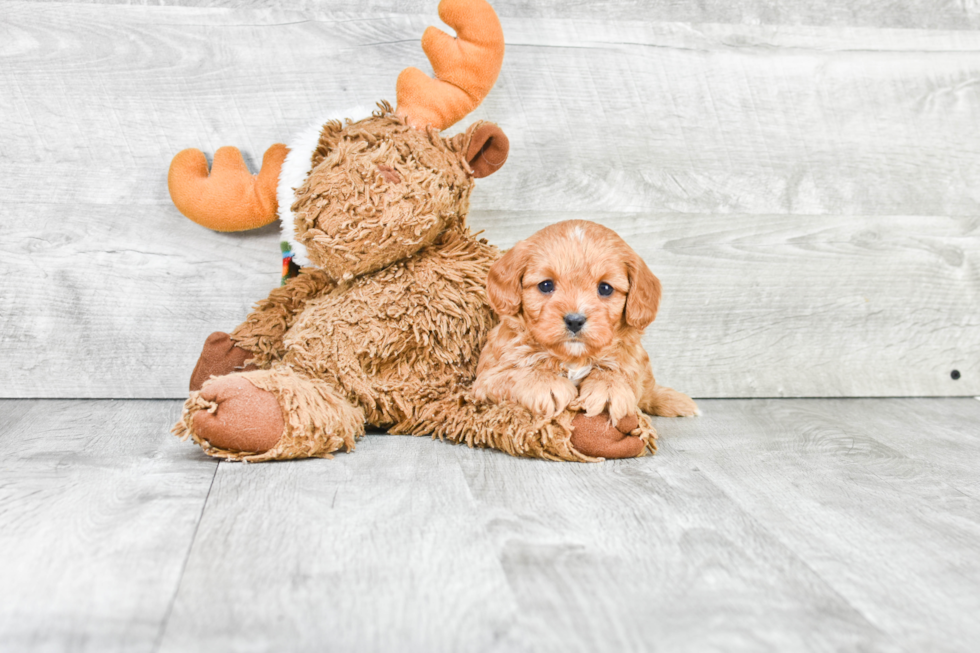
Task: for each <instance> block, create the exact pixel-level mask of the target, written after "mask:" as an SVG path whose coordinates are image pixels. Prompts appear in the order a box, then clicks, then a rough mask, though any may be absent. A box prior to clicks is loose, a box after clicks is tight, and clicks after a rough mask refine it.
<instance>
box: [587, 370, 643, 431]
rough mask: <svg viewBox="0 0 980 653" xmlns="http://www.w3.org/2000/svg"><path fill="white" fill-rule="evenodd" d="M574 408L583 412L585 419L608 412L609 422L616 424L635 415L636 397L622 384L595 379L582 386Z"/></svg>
mask: <svg viewBox="0 0 980 653" xmlns="http://www.w3.org/2000/svg"><path fill="white" fill-rule="evenodd" d="M587 381H588V380H587ZM574 406H575V407H577V408H581V409H582V410H584V411H585V415H586V416H587V417H595V416H596V415H598V414H600V413H602V412H608V413H609V419H610V420H611V422H612V423H613V424H617V423H618V422H619V420H621V419H623V418H624V417H626V416H627V415H635V414H636V395H635V394H634V393H633V391H632V390H631V389H630V388H629V387H627V386H626V385H624V384H622V383H616V382H614V381H608V380H606V379H595V380H592V382H591V383H588V382H586V383H583V384H582V387H581V388H579V393H578V399H577V400H576V401H575V404H574Z"/></svg>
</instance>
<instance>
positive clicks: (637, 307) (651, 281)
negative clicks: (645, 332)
mask: <svg viewBox="0 0 980 653" xmlns="http://www.w3.org/2000/svg"><path fill="white" fill-rule="evenodd" d="M626 271H627V273H628V274H629V280H630V289H629V292H628V293H627V295H626V310H625V314H626V323H627V324H628V325H630V326H631V327H634V328H637V329H643V328H646V327H647V326H648V325H649V324H650V323H651V322H653V319H654V318H655V317H657V309H659V308H660V279H658V278H657V277H655V276H654V275H653V272H650V268H648V267H647V264H646V263H644V261H643V259H642V258H640V256H639V254H637V253H636V252H633V256H632V257H631V258H629V259H628V260H627V261H626Z"/></svg>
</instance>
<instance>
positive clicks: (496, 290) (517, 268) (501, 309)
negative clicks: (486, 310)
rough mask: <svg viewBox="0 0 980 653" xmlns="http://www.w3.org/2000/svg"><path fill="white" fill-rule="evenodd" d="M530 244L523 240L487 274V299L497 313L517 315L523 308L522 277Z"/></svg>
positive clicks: (500, 314) (492, 266) (491, 267)
mask: <svg viewBox="0 0 980 653" xmlns="http://www.w3.org/2000/svg"><path fill="white" fill-rule="evenodd" d="M527 257H528V245H527V241H525V240H522V241H521V242H519V243H517V244H516V245H514V246H513V247H512V248H510V249H509V250H508V251H507V253H506V254H504V255H503V256H502V257H500V259H499V260H498V261H497V262H496V263H494V264H493V265H491V266H490V274H488V275H487V299H488V300H490V308H492V309H493V310H494V311H495V312H496V313H497V315H499V316H501V317H503V316H505V315H517V312H518V311H519V310H521V278H522V277H523V276H524V270H525V269H527Z"/></svg>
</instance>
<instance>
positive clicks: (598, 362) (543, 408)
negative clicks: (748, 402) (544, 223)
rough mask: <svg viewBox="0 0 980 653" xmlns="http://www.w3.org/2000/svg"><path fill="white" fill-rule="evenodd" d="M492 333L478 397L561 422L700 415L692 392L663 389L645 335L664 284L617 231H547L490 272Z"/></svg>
mask: <svg viewBox="0 0 980 653" xmlns="http://www.w3.org/2000/svg"><path fill="white" fill-rule="evenodd" d="M487 296H488V298H489V300H490V306H491V307H492V308H493V309H494V311H496V312H497V314H498V315H499V316H500V324H498V325H497V326H496V327H494V329H493V330H491V331H490V333H489V335H488V339H487V344H486V346H485V347H484V349H483V352H482V354H481V355H480V362H479V365H478V367H477V378H476V382H475V385H474V387H473V390H474V394H475V395H476V397H477V399H480V400H487V399H489V400H491V401H495V402H514V403H518V404H521V405H523V406H525V407H526V408H528V409H529V410H530V411H532V412H534V413H537V414H540V415H545V416H554V415H557V414H558V413H560V412H561V411H563V410H564V409H565V408H566V407H570V408H572V409H578V410H583V411H584V412H585V414H586V415H588V416H590V417H592V416H595V415H599V414H601V413H602V412H604V411H607V412H608V413H609V418H610V420H611V421H612V423H613V424H616V423H618V422H619V420H621V419H622V418H624V417H626V416H629V415H635V414H636V412H637V409H640V410H642V411H643V412H645V413H649V414H652V415H662V416H665V417H679V416H688V415H696V414H698V407H697V405H696V404H695V403H694V401H693V400H692V399H691V398H690V397H688V396H687V395H685V394H682V393H680V392H677V391H676V390H672V389H671V388H666V387H664V386H658V385H657V383H656V381H655V379H654V376H653V370H652V369H651V367H650V357H649V356H648V355H647V352H646V351H645V350H644V349H643V345H642V343H641V342H640V338H641V336H642V335H643V331H644V329H646V327H647V326H648V325H649V324H650V323H651V322H653V319H654V318H655V317H656V315H657V308H658V307H659V304H660V280H659V279H657V277H655V276H654V275H653V273H652V272H650V269H649V268H648V267H647V265H646V263H644V262H643V259H641V258H640V257H639V255H638V254H637V253H636V252H634V251H633V249H632V248H631V247H630V246H629V245H627V244H626V242H625V241H623V239H622V238H620V237H619V236H618V235H617V234H616V232H614V231H612V230H611V229H608V228H607V227H603V226H602V225H599V224H596V223H594V222H588V221H585V220H569V221H567V222H559V223H558V224H554V225H551V226H550V227H546V228H544V229H542V230H541V231H539V232H537V233H536V234H534V235H533V236H531V237H530V238H528V239H527V240H524V241H521V242H519V243H517V245H515V246H514V248H513V249H511V250H510V251H509V252H507V253H506V254H505V255H504V256H503V257H502V258H501V259H500V260H498V261H497V262H496V263H494V264H493V266H491V268H490V273H489V278H488V280H487Z"/></svg>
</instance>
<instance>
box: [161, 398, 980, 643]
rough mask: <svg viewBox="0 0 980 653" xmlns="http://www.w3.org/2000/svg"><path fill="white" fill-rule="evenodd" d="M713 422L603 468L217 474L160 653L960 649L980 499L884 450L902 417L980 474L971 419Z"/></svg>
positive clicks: (416, 450)
mask: <svg viewBox="0 0 980 653" xmlns="http://www.w3.org/2000/svg"><path fill="white" fill-rule="evenodd" d="M703 408H704V410H705V414H706V417H705V418H701V419H683V420H669V419H658V427H659V429H660V432H661V438H662V440H661V441H662V443H663V444H664V447H663V449H662V451H661V453H660V454H658V455H657V456H656V457H653V458H646V459H640V460H631V461H617V462H610V463H606V464H602V465H572V464H552V463H546V462H539V461H523V460H516V459H512V458H508V457H506V456H504V455H501V454H498V453H496V452H487V451H474V450H469V449H465V448H462V447H452V446H447V445H443V444H441V443H434V442H430V441H427V440H424V439H410V438H402V437H385V436H370V437H368V438H366V439H365V440H364V441H362V443H361V444H360V445H359V448H358V450H357V451H356V452H355V453H353V454H350V455H340V456H338V457H337V458H336V459H334V460H331V461H304V462H301V463H288V464H283V465H263V466H257V467H248V466H240V465H239V466H236V465H227V464H222V465H221V466H220V467H219V472H218V476H217V477H216V479H215V484H214V488H213V490H212V492H211V495H210V498H209V502H208V509H207V511H206V513H205V516H204V518H203V520H202V523H201V527H200V530H199V533H198V537H197V539H196V541H195V545H194V550H193V552H192V553H191V556H190V559H189V561H188V565H187V572H186V574H185V576H184V579H183V582H182V584H181V590H180V592H179V594H178V596H177V600H176V603H175V606H174V610H173V614H172V617H171V619H170V620H169V622H168V625H167V629H166V634H165V636H164V639H163V644H162V647H161V650H163V651H170V650H181V651H183V650H188V651H195V650H202V651H203V650H215V649H221V648H223V647H224V648H229V649H235V650H241V649H250V650H285V649H289V650H316V649H320V648H323V647H324V646H327V647H330V648H337V649H340V650H368V651H372V650H392V649H394V648H397V649H398V650H405V651H422V650H425V651H442V650H471V651H483V650H521V651H523V650H527V651H531V650H534V651H552V650H554V651H596V650H610V651H613V650H616V651H618V650H662V651H704V650H725V651H743V650H744V651H749V650H752V651H757V650H773V651H802V650H807V651H839V650H875V651H889V650H895V651H899V650H937V651H964V650H969V645H970V642H972V641H975V639H976V636H977V634H978V633H977V630H976V627H975V626H973V625H972V620H971V619H970V618H969V615H971V614H973V612H974V610H975V608H976V607H977V596H980V577H978V575H977V569H976V567H975V565H972V563H971V561H975V559H976V557H977V555H978V554H980V544H978V542H980V539H978V538H977V535H978V530H980V519H978V515H980V511H978V508H980V502H978V499H977V498H976V497H968V496H966V495H964V494H962V493H960V492H959V491H958V487H957V486H956V485H955V484H951V483H949V482H948V480H947V479H946V478H945V475H944V473H943V469H942V468H941V467H938V466H933V465H928V464H923V462H922V461H921V460H919V459H917V458H914V457H910V456H906V455H905V454H903V453H902V452H900V451H898V450H896V449H893V448H891V447H890V446H889V445H888V444H885V443H886V442H888V441H889V440H890V439H892V438H898V439H903V438H906V439H911V436H906V435H905V433H906V431H904V430H903V429H902V428H901V425H900V420H898V419H897V418H896V416H900V415H902V414H905V413H914V414H915V415H916V417H917V419H918V420H921V422H922V424H923V427H922V428H920V429H918V430H917V437H916V439H924V438H929V437H931V436H933V435H934V434H937V433H939V432H944V433H945V434H946V437H948V438H950V439H952V438H953V437H954V436H955V434H959V436H960V440H959V452H960V454H961V455H964V456H965V459H966V461H969V460H975V459H976V458H977V456H978V455H980V442H978V441H977V438H976V434H975V432H974V431H975V425H976V423H977V422H978V420H980V402H976V401H975V400H972V399H943V400H926V399H921V400H914V401H899V400H780V401H744V400H740V401H706V402H704V404H703ZM926 423H930V424H932V427H925V426H924V425H925V424H926Z"/></svg>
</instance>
